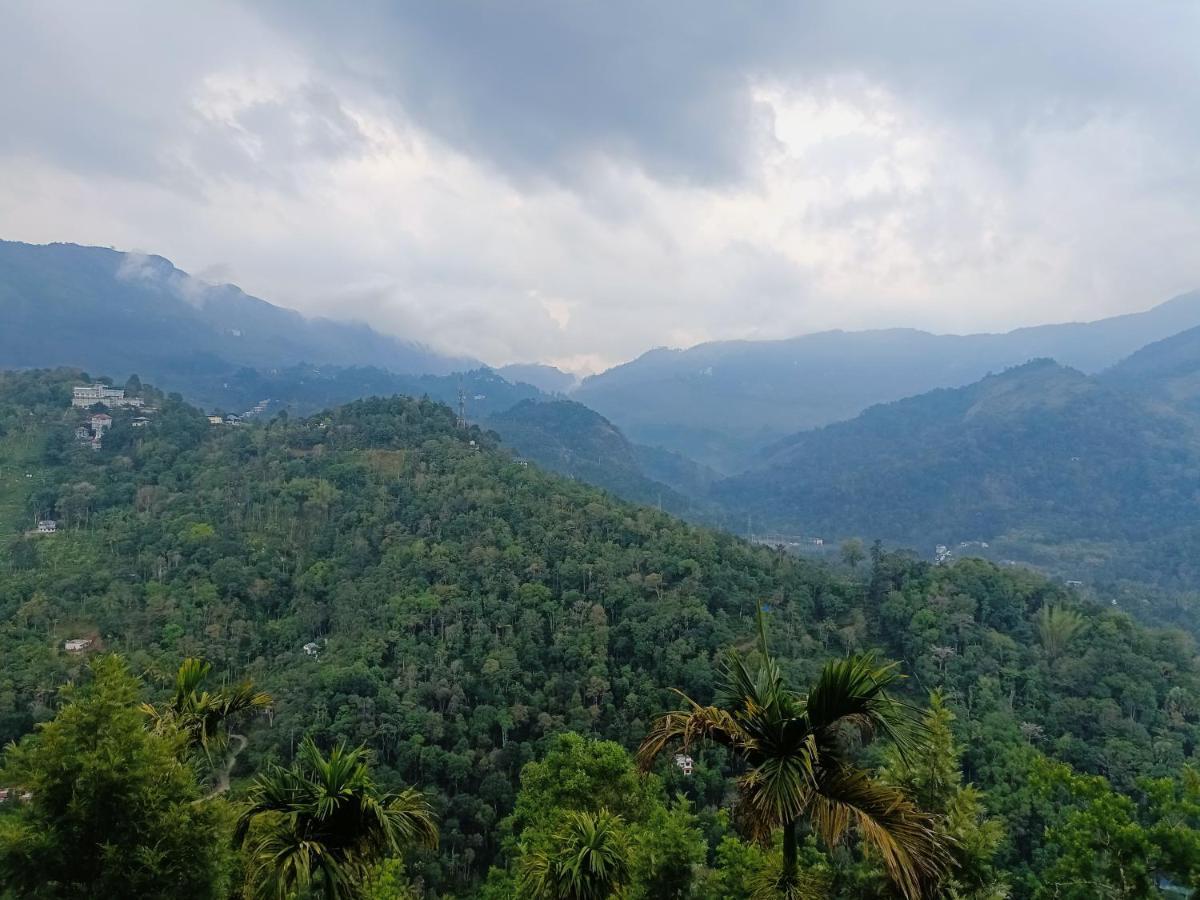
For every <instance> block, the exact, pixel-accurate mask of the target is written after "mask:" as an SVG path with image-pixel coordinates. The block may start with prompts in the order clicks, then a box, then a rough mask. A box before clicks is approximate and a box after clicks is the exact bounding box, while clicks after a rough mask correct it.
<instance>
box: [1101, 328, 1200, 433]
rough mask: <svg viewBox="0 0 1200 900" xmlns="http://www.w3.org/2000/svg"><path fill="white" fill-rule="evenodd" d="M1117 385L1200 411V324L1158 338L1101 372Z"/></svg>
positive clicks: (1191, 411) (1194, 412)
mask: <svg viewBox="0 0 1200 900" xmlns="http://www.w3.org/2000/svg"><path fill="white" fill-rule="evenodd" d="M1100 377H1101V379H1102V380H1103V381H1104V382H1105V383H1106V384H1110V385H1113V386H1114V387H1120V388H1123V389H1125V390H1128V391H1138V392H1142V393H1144V394H1145V395H1146V396H1147V397H1149V398H1152V399H1155V400H1158V401H1161V402H1163V403H1166V404H1169V405H1170V406H1172V407H1174V408H1176V409H1180V410H1183V411H1186V412H1189V413H1192V414H1197V415H1200V328H1190V329H1188V330H1187V331H1184V332H1182V333H1180V334H1176V335H1172V336H1171V337H1169V338H1165V339H1164V340H1161V341H1155V342H1154V343H1153V344H1149V345H1148V346H1146V347H1143V348H1142V349H1141V350H1139V351H1137V352H1136V353H1134V354H1132V355H1131V356H1129V357H1128V358H1127V359H1123V360H1121V362H1119V363H1117V364H1116V365H1115V366H1113V367H1112V368H1111V369H1109V370H1107V371H1106V372H1103V373H1102V374H1101V376H1100Z"/></svg>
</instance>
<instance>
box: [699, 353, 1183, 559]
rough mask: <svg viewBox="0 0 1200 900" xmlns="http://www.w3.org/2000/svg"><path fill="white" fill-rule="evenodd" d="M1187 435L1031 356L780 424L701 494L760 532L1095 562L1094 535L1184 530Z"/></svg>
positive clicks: (1127, 396)
mask: <svg viewBox="0 0 1200 900" xmlns="http://www.w3.org/2000/svg"><path fill="white" fill-rule="evenodd" d="M1198 435H1200V422H1198V421H1197V420H1196V419H1195V418H1192V417H1190V416H1187V415H1185V414H1183V413H1181V412H1180V411H1178V410H1175V409H1172V408H1170V407H1168V406H1165V405H1163V404H1161V403H1157V402H1154V401H1152V400H1151V399H1150V398H1149V396H1148V395H1147V393H1146V392H1144V391H1126V390H1122V389H1119V388H1117V387H1114V386H1113V385H1112V384H1111V383H1110V380H1109V379H1106V378H1096V377H1089V376H1087V375H1085V374H1083V373H1082V372H1079V371H1077V370H1075V369H1070V368H1067V367H1064V366H1060V365H1058V364H1056V363H1054V362H1053V361H1050V360H1038V361H1034V362H1031V363H1027V364H1025V365H1023V366H1019V367H1016V368H1013V369H1010V370H1008V371H1005V372H1003V373H1001V374H999V375H992V376H988V377H987V378H984V379H983V380H981V381H979V382H976V383H975V384H972V385H969V386H967V387H963V388H953V389H939V390H935V391H931V392H929V393H926V394H922V395H919V396H916V397H912V398H909V399H906V400H901V401H898V402H895V403H889V404H884V405H879V406H875V407H872V408H871V409H868V410H867V411H866V412H864V413H862V414H861V415H859V416H858V417H856V418H855V419H852V420H850V421H848V422H842V423H837V424H834V425H829V426H826V427H824V428H820V429H816V430H813V431H807V432H802V433H799V434H796V435H793V436H791V437H789V438H787V439H786V440H783V441H780V442H778V443H777V444H775V445H774V446H772V447H771V448H770V450H769V452H768V454H767V458H766V459H765V461H764V462H763V463H762V464H761V465H760V466H758V467H756V468H754V469H752V470H750V471H749V472H746V473H744V474H742V475H740V476H737V477H734V478H730V479H727V480H725V481H723V482H721V483H719V484H718V485H716V486H715V487H714V494H715V498H716V499H717V500H719V501H720V502H722V503H724V504H726V505H727V506H729V507H730V508H731V509H735V510H737V511H740V512H741V513H743V514H750V515H752V516H753V517H754V522H755V524H756V527H757V528H758V529H762V530H773V531H782V532H790V533H803V534H818V535H822V536H824V537H827V538H838V537H846V536H849V535H861V536H863V537H869V538H883V539H885V540H890V541H897V542H901V543H907V544H910V545H917V546H922V547H926V548H932V546H933V545H934V544H935V543H939V544H947V545H953V544H955V543H960V542H964V541H965V542H971V541H989V542H993V541H996V540H998V539H1002V540H1008V541H1009V542H1010V543H1016V544H1022V545H1040V546H1043V547H1046V546H1054V545H1062V544H1068V543H1070V542H1091V544H1092V549H1093V551H1094V555H1097V556H1100V557H1103V556H1104V555H1105V551H1104V550H1103V548H1102V547H1101V546H1100V545H1101V544H1104V543H1108V544H1110V545H1112V546H1113V547H1116V548H1118V549H1120V548H1124V547H1126V546H1127V545H1135V544H1145V543H1147V542H1155V541H1169V540H1174V539H1176V538H1178V539H1179V540H1181V541H1182V540H1183V539H1184V538H1183V537H1181V536H1182V535H1187V536H1188V537H1187V538H1186V540H1187V541H1188V542H1191V541H1193V540H1194V539H1195V535H1194V531H1195V527H1194V524H1195V521H1196V520H1195V510H1196V504H1197V502H1198V501H1200V488H1198V485H1200V481H1198V476H1200V437H1198ZM1172 536H1175V537H1172ZM1176 546H1180V544H1176ZM1110 549H1111V548H1110ZM1196 575H1200V573H1192V577H1193V578H1195V576H1196Z"/></svg>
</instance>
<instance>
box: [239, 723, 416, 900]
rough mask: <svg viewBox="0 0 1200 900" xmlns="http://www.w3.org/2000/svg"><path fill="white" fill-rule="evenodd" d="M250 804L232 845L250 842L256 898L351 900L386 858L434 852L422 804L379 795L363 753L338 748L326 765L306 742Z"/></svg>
mask: <svg viewBox="0 0 1200 900" xmlns="http://www.w3.org/2000/svg"><path fill="white" fill-rule="evenodd" d="M248 799H249V803H250V805H249V807H248V808H247V809H246V810H245V812H243V813H242V815H241V817H240V818H239V819H238V824H237V829H236V831H235V841H236V843H237V845H238V846H239V847H240V846H242V844H243V843H245V842H246V839H247V837H248V836H249V838H250V846H251V868H252V871H251V874H250V880H251V884H252V888H253V890H254V892H255V895H256V896H259V897H274V898H284V897H287V896H289V895H290V894H291V893H293V892H297V893H299V892H302V891H305V890H308V891H312V892H313V893H314V894H316V895H317V896H321V897H325V898H327V900H343V898H351V897H355V896H358V895H359V894H360V892H361V889H362V887H363V884H364V882H365V881H366V879H367V877H368V875H369V873H370V870H371V867H372V866H373V865H375V864H376V863H378V862H380V861H381V860H382V859H384V858H385V857H387V856H389V855H395V854H399V853H400V852H402V851H403V850H404V849H406V848H407V847H409V846H412V845H414V844H419V845H422V846H427V847H436V846H437V841H438V831H437V823H436V821H435V818H434V814H433V811H432V809H430V806H429V803H428V801H427V800H426V799H425V797H424V796H423V795H422V794H421V793H420V792H418V791H415V790H412V789H411V788H410V789H406V790H404V791H401V792H400V793H398V794H390V793H381V792H380V791H379V790H378V789H377V787H376V786H375V783H374V781H373V780H372V779H371V773H370V770H369V769H368V767H367V761H366V750H365V748H363V747H358V748H356V749H353V750H349V749H347V748H346V746H345V745H344V744H339V745H338V746H336V747H334V749H333V750H332V751H330V753H329V756H328V757H326V756H324V755H323V754H322V753H321V751H320V750H319V749H318V748H317V746H316V745H315V744H314V743H313V742H312V740H311V739H307V740H305V742H304V743H303V744H302V745H301V747H300V752H299V753H298V754H297V758H296V761H295V763H293V765H292V766H291V767H290V768H286V769H285V768H282V767H280V766H274V767H273V768H272V769H271V770H270V771H269V772H267V774H265V775H260V776H259V777H258V778H257V779H256V780H255V782H254V785H253V786H252V787H251V788H250V793H249V798H248ZM252 826H253V827H252Z"/></svg>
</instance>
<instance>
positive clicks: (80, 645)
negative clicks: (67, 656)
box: [63, 638, 92, 653]
mask: <svg viewBox="0 0 1200 900" xmlns="http://www.w3.org/2000/svg"><path fill="white" fill-rule="evenodd" d="M91 646H92V639H91V638H71V640H69V641H66V642H64V643H63V649H64V650H66V651H67V652H68V653H82V652H83V651H84V650H87V649H90V648H91Z"/></svg>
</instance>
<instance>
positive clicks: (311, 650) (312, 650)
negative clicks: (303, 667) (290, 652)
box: [304, 641, 321, 656]
mask: <svg viewBox="0 0 1200 900" xmlns="http://www.w3.org/2000/svg"><path fill="white" fill-rule="evenodd" d="M320 652H321V645H320V644H318V643H317V642H316V641H309V642H308V643H307V644H305V645H304V655H305V656H317V655H319V654H320Z"/></svg>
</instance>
